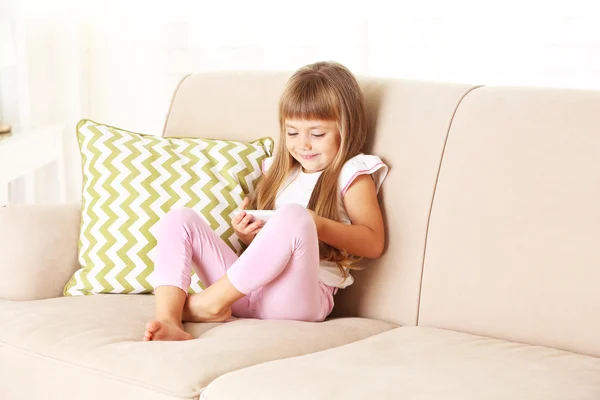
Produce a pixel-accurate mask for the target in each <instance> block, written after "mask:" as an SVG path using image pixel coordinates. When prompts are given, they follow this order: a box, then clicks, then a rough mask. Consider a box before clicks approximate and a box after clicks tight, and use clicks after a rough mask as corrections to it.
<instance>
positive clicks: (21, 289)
mask: <svg viewBox="0 0 600 400" xmlns="http://www.w3.org/2000/svg"><path fill="white" fill-rule="evenodd" d="M80 219H81V203H79V202H78V203H72V204H56V205H9V206H6V207H0V299H7V300H38V299H45V298H51V297H59V296H61V295H62V291H63V288H64V286H65V284H66V283H67V281H68V280H69V279H70V278H71V276H72V275H73V273H74V272H75V271H76V270H77V269H78V268H79V263H78V261H77V248H78V242H79V227H80Z"/></svg>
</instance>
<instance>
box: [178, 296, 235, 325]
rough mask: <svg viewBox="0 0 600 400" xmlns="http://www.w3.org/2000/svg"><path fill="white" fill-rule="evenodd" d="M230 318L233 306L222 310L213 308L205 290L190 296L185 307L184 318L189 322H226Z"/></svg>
mask: <svg viewBox="0 0 600 400" xmlns="http://www.w3.org/2000/svg"><path fill="white" fill-rule="evenodd" d="M229 318H231V307H226V308H224V309H221V310H217V309H214V308H211V307H210V306H209V305H208V304H207V303H206V297H205V296H204V293H203V292H201V293H197V294H193V295H190V296H188V298H187V300H186V302H185V306H184V307H183V320H184V321H187V322H225V321H227V320H228V319H229Z"/></svg>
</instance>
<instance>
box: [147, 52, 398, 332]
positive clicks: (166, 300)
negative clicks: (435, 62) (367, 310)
mask: <svg viewBox="0 0 600 400" xmlns="http://www.w3.org/2000/svg"><path fill="white" fill-rule="evenodd" d="M279 121H280V126H281V140H280V141H279V148H278V149H277V151H276V154H275V156H274V157H273V158H270V159H267V160H265V162H264V163H263V175H264V176H263V178H262V179H261V182H260V183H259V184H258V185H257V188H256V191H255V193H254V196H253V197H252V200H251V203H252V206H253V208H255V209H257V210H276V212H275V214H274V215H273V216H272V217H271V218H270V219H269V221H268V222H266V223H265V222H264V221H261V220H256V221H252V216H251V215H249V214H246V213H244V212H242V213H240V214H239V215H238V216H236V217H234V218H233V220H232V221H231V222H232V225H233V229H234V230H235V231H236V233H237V234H238V236H239V238H240V240H242V242H244V243H245V244H246V245H247V249H246V250H245V251H244V253H243V254H242V255H241V256H240V257H238V256H237V255H236V254H235V253H234V252H233V251H232V250H231V249H230V248H229V247H228V246H227V245H226V244H225V243H224V242H223V241H222V240H221V239H220V238H219V237H218V236H217V235H216V234H215V233H214V232H213V231H212V230H211V229H210V227H209V226H208V225H207V224H206V223H205V222H204V220H203V219H202V218H201V217H200V216H199V215H198V214H197V213H196V212H194V211H193V210H191V209H174V210H172V211H170V212H168V213H167V214H166V215H165V216H164V217H163V219H162V220H161V222H160V226H159V231H158V237H157V239H158V244H157V249H156V264H155V271H154V277H153V279H154V284H155V288H156V289H155V295H156V319H155V320H153V321H150V322H148V324H147V325H146V334H145V337H144V340H187V339H192V336H191V335H190V334H189V333H187V332H185V331H184V330H183V325H182V320H183V321H190V322H216V321H225V320H227V319H229V318H230V317H231V315H232V314H233V315H234V316H236V317H242V318H261V319H293V320H301V321H323V320H324V319H325V318H326V317H327V316H328V315H329V313H330V312H331V311H332V309H333V295H334V294H335V293H336V292H337V290H338V289H339V288H345V287H347V286H348V285H350V284H352V282H353V278H352V276H351V275H350V274H349V268H350V267H351V263H352V262H353V261H355V260H356V259H357V258H361V257H367V258H377V257H379V256H380V255H381V253H382V251H383V247H384V241H385V237H384V226H383V218H382V215H381V209H380V208H379V202H378V200H377V192H378V190H379V187H380V186H381V183H382V182H383V180H384V179H385V176H386V174H387V167H386V166H385V165H384V164H383V163H382V162H381V160H380V159H379V158H377V157H375V156H369V155H364V154H362V153H361V150H362V148H363V145H364V143H365V139H366V137H367V118H366V111H365V105H364V100H363V94H362V91H361V90H360V88H359V86H358V83H357V81H356V79H355V77H354V76H353V75H352V73H351V72H350V71H348V69H346V68H345V67H344V66H342V65H340V64H337V63H333V62H319V63H315V64H311V65H307V66H305V67H303V68H301V69H299V70H298V71H297V72H296V73H295V74H294V75H293V76H292V77H291V78H290V80H289V81H288V84H287V86H286V89H285V91H284V93H283V95H282V96H281V99H280V102H279ZM249 203H250V201H249V200H248V199H244V202H243V203H242V205H241V206H240V208H241V209H242V210H244V209H245V208H246V207H247V206H248V205H249ZM192 262H194V264H195V265H196V266H197V269H196V273H197V274H198V276H199V278H200V280H201V281H202V282H203V283H204V284H205V286H207V288H206V290H204V291H203V292H201V293H198V294H194V295H190V296H188V295H187V293H188V288H189V285H190V275H191V266H192Z"/></svg>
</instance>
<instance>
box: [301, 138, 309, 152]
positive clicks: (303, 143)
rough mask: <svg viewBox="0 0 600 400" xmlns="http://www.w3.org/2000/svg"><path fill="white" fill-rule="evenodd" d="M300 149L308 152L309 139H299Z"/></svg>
mask: <svg viewBox="0 0 600 400" xmlns="http://www.w3.org/2000/svg"><path fill="white" fill-rule="evenodd" d="M300 148H302V149H309V150H310V148H311V147H310V139H306V138H302V139H300Z"/></svg>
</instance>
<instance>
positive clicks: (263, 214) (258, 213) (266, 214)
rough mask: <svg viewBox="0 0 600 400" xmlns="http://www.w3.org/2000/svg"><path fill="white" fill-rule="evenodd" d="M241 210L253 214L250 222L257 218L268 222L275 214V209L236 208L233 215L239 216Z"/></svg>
mask: <svg viewBox="0 0 600 400" xmlns="http://www.w3.org/2000/svg"><path fill="white" fill-rule="evenodd" d="M241 212H245V213H246V214H249V215H252V219H251V220H250V222H254V221H255V220H256V219H262V220H263V221H265V222H267V221H268V220H269V218H271V217H272V216H273V214H275V210H235V211H234V212H233V215H235V216H236V217H237V216H238V215H239V214H240V213H241Z"/></svg>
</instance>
